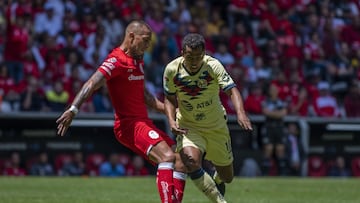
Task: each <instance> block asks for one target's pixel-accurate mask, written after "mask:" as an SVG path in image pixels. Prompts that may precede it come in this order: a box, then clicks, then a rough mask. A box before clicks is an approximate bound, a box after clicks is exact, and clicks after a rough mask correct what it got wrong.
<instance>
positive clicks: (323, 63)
mask: <svg viewBox="0 0 360 203" xmlns="http://www.w3.org/2000/svg"><path fill="white" fill-rule="evenodd" d="M133 19H143V20H145V21H146V22H147V23H148V24H149V25H150V26H151V28H152V30H153V31H154V35H153V38H152V43H151V47H150V48H149V49H148V51H147V52H146V53H145V56H144V60H145V65H146V69H145V71H146V77H147V78H146V80H147V84H146V85H147V87H148V89H149V90H151V92H152V93H153V94H154V95H156V96H157V97H159V98H163V89H162V76H163V70H164V68H165V66H166V64H167V63H168V62H169V61H171V60H172V59H174V58H175V57H176V56H178V55H179V54H180V43H181V39H182V37H183V36H185V34H187V33H190V32H197V33H200V34H202V35H203V36H205V38H206V43H207V44H206V52H207V53H209V54H210V55H212V56H214V57H215V58H217V59H218V60H220V62H222V64H223V65H224V66H225V68H226V69H227V70H228V71H229V73H230V74H231V75H232V77H233V79H234V80H235V81H236V83H237V85H238V88H239V90H240V91H241V93H242V95H243V97H244V106H245V109H246V111H247V112H248V113H249V114H252V115H256V114H258V115H260V114H263V105H264V100H265V99H266V98H267V97H268V87H269V86H273V85H275V86H276V87H277V90H278V97H279V99H280V100H281V101H282V102H283V103H284V104H285V106H286V108H287V115H294V116H309V117H315V116H317V117H342V118H351V117H360V82H359V80H360V1H358V0H345V1H340V0H332V1H330V0H321V1H320V0H307V1H305V0H293V1H284V0H272V1H266V0H226V1H221V0H197V1H189V0H179V1H177V0H152V1H146V0H101V1H100V0H7V1H0V113H1V112H22V111H35V112H62V111H63V110H64V109H65V108H67V107H68V106H69V104H70V103H69V102H70V101H72V100H73V98H74V96H75V94H76V93H77V91H78V90H79V89H80V88H81V86H82V84H83V83H84V81H85V80H86V79H87V78H88V77H89V76H90V75H91V74H92V73H93V72H94V71H95V70H96V69H97V67H98V65H99V64H100V63H101V62H102V61H103V59H104V57H106V56H107V54H108V53H109V51H111V49H113V48H114V47H116V46H118V45H119V44H120V39H122V36H123V34H124V28H125V27H126V25H127V23H128V22H130V21H131V20H133ZM270 84H271V85H270ZM222 98H223V103H224V106H225V108H226V109H227V112H228V113H229V114H232V113H234V109H233V108H232V106H231V105H230V103H231V102H230V101H227V100H226V99H225V98H227V97H222ZM112 111H113V109H112V107H111V103H110V100H109V97H108V93H107V89H106V87H104V88H102V89H100V90H99V91H98V92H97V93H96V94H95V95H94V96H93V97H92V98H91V99H89V100H88V101H87V102H86V104H84V105H82V108H81V109H80V112H82V113H86V112H89V113H93V112H112ZM11 157H12V156H11ZM74 157H76V156H75V155H74ZM11 159H12V158H11ZM14 159H15V162H16V159H17V158H16V155H14ZM109 160H110V158H109ZM105 168H106V167H105ZM120 168H121V167H120ZM120 171H121V170H120ZM29 173H30V172H29ZM44 173H45V172H44ZM53 173H54V172H53ZM2 174H5V173H2Z"/></svg>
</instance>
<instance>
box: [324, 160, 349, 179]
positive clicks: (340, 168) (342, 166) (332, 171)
mask: <svg viewBox="0 0 360 203" xmlns="http://www.w3.org/2000/svg"><path fill="white" fill-rule="evenodd" d="M327 175H328V176H332V177H350V176H351V170H350V169H349V168H348V167H347V166H346V162H345V158H344V157H343V156H337V157H336V159H335V160H334V163H333V164H331V165H330V167H329V168H328V172H327Z"/></svg>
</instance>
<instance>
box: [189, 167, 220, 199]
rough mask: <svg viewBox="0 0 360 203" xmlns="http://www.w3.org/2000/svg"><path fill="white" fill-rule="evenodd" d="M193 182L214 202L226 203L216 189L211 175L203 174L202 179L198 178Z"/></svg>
mask: <svg viewBox="0 0 360 203" xmlns="http://www.w3.org/2000/svg"><path fill="white" fill-rule="evenodd" d="M201 170H202V169H201ZM202 172H203V170H202ZM197 174H198V175H199V172H197ZM200 174H201V173H200ZM192 181H193V182H194V184H195V186H196V187H197V188H199V190H200V191H202V192H203V193H204V194H205V195H206V196H207V197H208V198H209V199H210V200H211V201H212V202H214V203H226V201H225V199H224V197H223V196H222V195H221V194H220V192H219V190H218V189H217V188H216V185H215V182H214V180H213V179H212V178H211V177H210V175H209V174H207V173H204V172H203V173H202V175H201V176H200V177H199V176H197V177H196V178H194V179H193V178H192Z"/></svg>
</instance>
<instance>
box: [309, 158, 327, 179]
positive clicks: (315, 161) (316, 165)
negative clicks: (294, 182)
mask: <svg viewBox="0 0 360 203" xmlns="http://www.w3.org/2000/svg"><path fill="white" fill-rule="evenodd" d="M326 168H327V167H326V163H325V162H324V160H323V158H321V157H320V156H310V157H309V158H308V176H310V177H322V176H326Z"/></svg>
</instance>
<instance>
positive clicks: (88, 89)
mask: <svg viewBox="0 0 360 203" xmlns="http://www.w3.org/2000/svg"><path fill="white" fill-rule="evenodd" d="M104 82H105V79H104V76H103V75H102V74H101V73H99V72H95V73H94V74H93V75H92V76H91V78H90V79H89V80H88V81H87V82H86V83H85V84H84V85H83V86H82V88H81V90H80V91H79V93H78V94H77V95H76V97H75V99H74V101H73V103H72V104H73V105H75V106H77V107H78V108H80V106H81V105H82V104H83V103H84V101H86V100H87V99H88V98H89V97H90V96H91V95H92V94H93V92H94V91H95V90H97V89H98V88H99V87H101V86H102V85H103V84H104Z"/></svg>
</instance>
